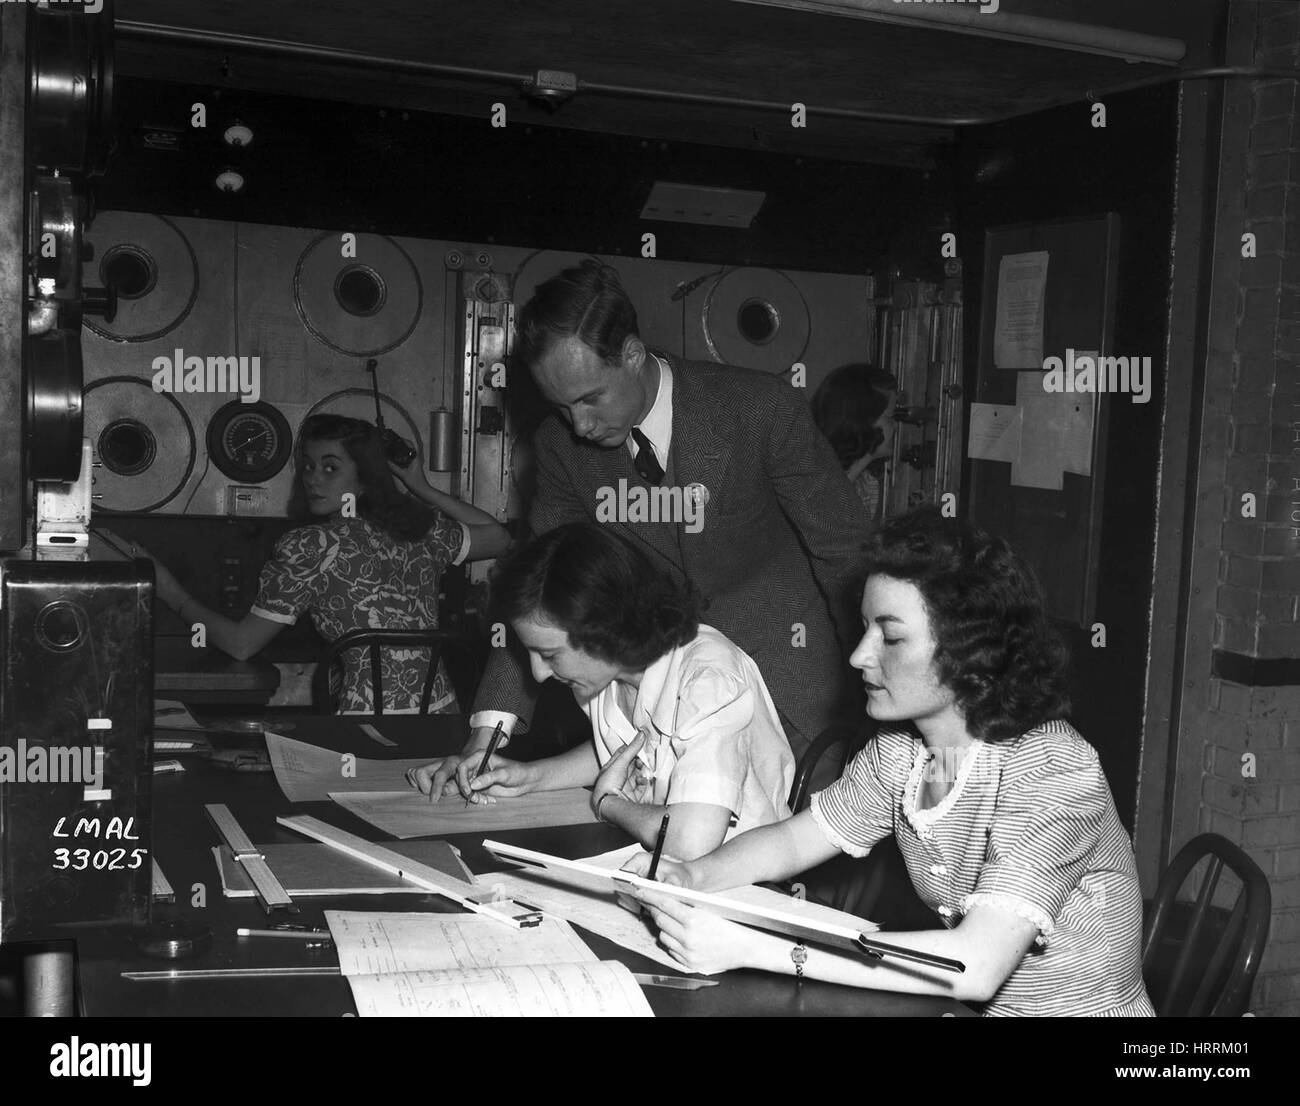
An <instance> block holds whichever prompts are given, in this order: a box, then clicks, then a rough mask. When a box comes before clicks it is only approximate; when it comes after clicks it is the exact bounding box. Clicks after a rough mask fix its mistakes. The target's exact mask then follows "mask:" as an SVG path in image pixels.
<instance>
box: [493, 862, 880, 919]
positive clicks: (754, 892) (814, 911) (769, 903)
mask: <svg viewBox="0 0 1300 1106" xmlns="http://www.w3.org/2000/svg"><path fill="white" fill-rule="evenodd" d="M646 851H647V850H645V849H643V848H642V847H641V846H640V845H627V846H625V847H624V848H621V849H614V850H613V851H612V852H607V853H600V854H599V855H598V856H589V857H585V858H584V863H586V864H591V865H593V866H595V867H597V868H608V869H618V868H622V867H624V866H625V865H626V864H627V862H628V861H629V860H631V859H632V858H633V857H634V856H636V855H637V853H643V852H646ZM522 874H524V875H540V874H541V873H538V872H525V873H522ZM500 877H501V873H500V872H497V873H495V874H492V875H484V876H480V877H479V881H480V882H482V883H487V884H489V885H491V884H492V883H494V882H496V880H498V879H499V878H500ZM606 893H608V892H606ZM716 894H717V897H718V898H720V899H732V900H733V901H735V902H741V903H745V904H746V905H747V906H762V907H766V908H767V909H769V910H792V909H793V910H797V911H799V913H800V914H802V915H804V917H805V918H806V919H808V920H811V921H816V922H818V923H820V924H823V925H839V926H846V927H848V928H849V929H860V930H861V931H862V932H863V933H874V932H875V931H876V930H878V929H879V928H880V927H879V926H878V925H876V923H875V922H869V921H867V919H866V918H859V917H858V916H857V915H856V914H848V913H845V912H844V911H843V910H835V909H833V908H831V907H829V906H822V905H821V903H815V902H809V901H808V900H807V899H798V898H794V897H792V896H790V895H786V894H783V893H782V892H780V891H774V890H772V888H770V887H758V886H756V885H754V884H752V883H750V884H746V885H745V886H743V887H732V888H730V889H728V890H726V891H718V892H717V893H716ZM536 905H538V906H541V903H537V904H536ZM620 909H621V908H620ZM623 913H625V914H626V913H627V911H623ZM575 920H576V919H575ZM579 924H581V923H579Z"/></svg>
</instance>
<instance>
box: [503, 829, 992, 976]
mask: <svg viewBox="0 0 1300 1106" xmlns="http://www.w3.org/2000/svg"><path fill="white" fill-rule="evenodd" d="M483 848H484V849H486V850H487V851H488V852H489V853H491V854H492V855H493V856H494V857H496V858H497V859H498V860H505V861H509V862H511V863H514V864H522V865H524V866H525V867H528V868H541V869H543V870H545V871H546V873H547V874H548V875H550V876H553V877H554V878H555V879H557V880H560V881H562V882H565V883H571V884H574V883H576V884H578V885H579V886H582V887H584V888H586V889H588V890H590V889H591V885H592V883H593V881H595V882H597V883H598V884H608V887H609V891H610V893H611V894H613V893H614V892H616V891H618V890H619V889H620V887H629V886H630V887H641V888H645V889H646V890H649V891H655V892H657V893H659V894H662V895H671V896H672V897H673V898H676V899H680V900H682V901H683V902H688V903H690V904H691V905H692V906H696V907H699V908H700V909H702V910H708V911H709V912H710V913H713V914H717V915H719V916H720V917H723V918H726V919H727V920H728V921H733V922H740V923H741V924H742V925H748V926H753V927H754V928H756V929H764V930H767V931H768V932H769V933H780V934H783V935H785V936H787V937H795V938H798V939H799V940H803V941H812V942H814V943H815V944H818V945H825V946H827V947H830V948H833V949H839V950H842V951H845V952H853V953H857V954H858V955H860V956H868V957H870V958H871V959H873V960H880V959H883V958H884V957H886V956H888V957H892V958H894V959H898V960H910V961H912V962H913V963H916V964H924V965H926V966H927V967H931V968H941V969H942V970H944V971H949V972H956V973H958V974H960V973H963V972H965V970H966V965H965V964H963V963H962V962H961V961H960V960H953V959H951V958H949V957H946V956H936V955H935V954H933V953H928V952H918V951H917V950H915V949H907V948H902V947H900V946H898V945H891V944H888V943H887V942H885V941H877V940H875V939H874V938H871V937H868V936H867V935H866V934H865V933H863V932H862V931H861V930H858V929H854V928H851V927H848V926H840V925H835V924H833V923H830V922H825V921H822V920H820V919H813V918H808V917H803V916H801V915H800V913H799V908H798V906H791V907H790V908H789V909H788V910H787V909H780V910H778V909H776V908H773V907H766V906H758V905H755V904H751V903H744V902H739V901H737V900H735V899H729V898H727V896H726V895H725V894H722V895H720V894H714V893H710V892H707V891H692V890H690V889H688V888H685V887H677V886H675V885H673V884H670V883H657V882H655V881H654V880H650V879H645V878H643V877H641V876H637V875H633V874H632V873H631V872H624V871H619V870H613V869H609V868H599V867H597V866H596V865H594V864H587V863H585V862H583V861H581V860H565V859H563V858H562V857H558V856H551V855H549V854H547V853H539V852H535V851H533V850H532V849H523V848H520V847H519V846H518V845H507V844H505V843H504V842H501V841H487V840H485V841H484V842H483ZM574 877H581V878H574ZM487 878H490V877H487ZM793 901H795V902H797V901H798V900H793Z"/></svg>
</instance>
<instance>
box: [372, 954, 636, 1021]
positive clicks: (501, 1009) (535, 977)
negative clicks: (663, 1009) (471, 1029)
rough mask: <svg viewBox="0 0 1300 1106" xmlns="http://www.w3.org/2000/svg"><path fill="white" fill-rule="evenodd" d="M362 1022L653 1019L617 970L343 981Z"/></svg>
mask: <svg viewBox="0 0 1300 1106" xmlns="http://www.w3.org/2000/svg"><path fill="white" fill-rule="evenodd" d="M348 983H349V984H350V985H351V987H352V997H353V1000H354V1001H355V1002H356V1004H357V1013H359V1014H360V1015H361V1016H362V1017H363V1018H370V1017H397V1018H503V1017H505V1018H508V1017H515V1018H652V1017H654V1013H653V1011H651V1009H650V1004H649V1003H648V1002H646V999H645V995H644V994H643V993H642V991H641V988H640V987H639V986H637V983H636V980H634V979H633V978H632V973H631V972H629V971H628V970H627V968H625V967H624V966H623V965H622V964H618V963H615V962H613V961H598V962H596V963H592V964H543V965H525V966H520V967H514V968H487V969H478V970H469V971H453V972H408V973H406V974H403V975H361V976H349V977H348Z"/></svg>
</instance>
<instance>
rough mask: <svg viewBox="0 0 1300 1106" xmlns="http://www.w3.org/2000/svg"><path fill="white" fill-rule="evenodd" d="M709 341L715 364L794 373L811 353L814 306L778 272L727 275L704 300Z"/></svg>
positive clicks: (747, 271)
mask: <svg viewBox="0 0 1300 1106" xmlns="http://www.w3.org/2000/svg"><path fill="white" fill-rule="evenodd" d="M702 322H703V326H704V340H705V342H707V343H708V347H709V353H711V354H712V355H713V358H714V360H716V361H721V362H723V363H724V364H728V365H740V366H742V367H744V368H749V369H761V370H763V371H764V372H770V373H783V372H788V371H789V369H790V366H791V365H793V364H794V363H795V362H796V361H798V360H800V359H801V358H802V357H803V355H804V351H805V350H807V348H808V340H809V338H810V337H811V335H812V319H811V315H810V313H809V310H808V301H807V300H806V299H804V295H803V293H802V292H801V291H799V286H798V285H797V284H795V282H794V281H793V280H791V279H790V278H789V277H788V276H787V275H786V274H785V273H783V272H781V271H780V270H778V269H758V268H741V269H731V270H729V271H728V272H725V273H723V274H722V275H721V276H720V277H718V279H717V280H716V281H715V282H714V284H713V287H712V288H710V289H709V294H708V296H706V297H705V300H704V314H703V319H702Z"/></svg>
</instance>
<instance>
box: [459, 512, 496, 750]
mask: <svg viewBox="0 0 1300 1106" xmlns="http://www.w3.org/2000/svg"><path fill="white" fill-rule="evenodd" d="M468 556H469V527H468V526H466V525H465V524H464V523H463V522H462V523H460V552H459V553H457V554H456V556H455V557H454V558H452V562H451V563H452V564H453V565H458V564H464V562H465V558H466V557H468ZM492 725H494V726H495V725H496V723H495V722H493V723H492Z"/></svg>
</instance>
